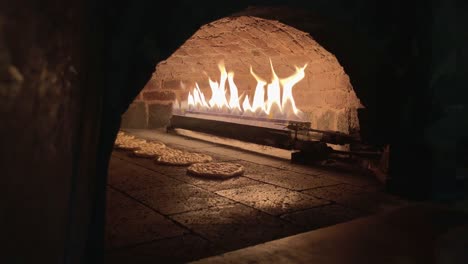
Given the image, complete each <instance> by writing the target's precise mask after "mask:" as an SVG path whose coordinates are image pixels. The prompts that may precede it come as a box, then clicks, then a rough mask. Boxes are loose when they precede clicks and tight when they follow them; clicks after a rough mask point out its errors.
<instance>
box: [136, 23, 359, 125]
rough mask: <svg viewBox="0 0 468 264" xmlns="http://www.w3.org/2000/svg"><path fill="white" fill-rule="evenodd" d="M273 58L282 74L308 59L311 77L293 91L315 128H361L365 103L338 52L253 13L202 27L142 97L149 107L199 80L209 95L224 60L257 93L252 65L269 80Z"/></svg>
mask: <svg viewBox="0 0 468 264" xmlns="http://www.w3.org/2000/svg"><path fill="white" fill-rule="evenodd" d="M269 58H271V60H272V62H273V65H274V67H275V71H276V72H277V74H278V76H280V77H285V76H288V75H290V74H292V73H293V72H294V65H297V66H302V65H304V64H305V63H308V67H307V68H306V77H305V78H304V79H303V80H302V81H301V82H299V83H298V84H297V85H296V86H295V87H294V90H293V94H294V97H295V100H296V104H297V106H298V107H299V109H301V110H302V111H303V112H305V113H307V114H308V117H309V120H310V121H311V123H312V127H313V128H317V129H325V130H335V131H341V132H345V133H350V132H351V131H358V130H359V122H358V118H357V109H358V108H361V107H362V105H361V103H360V101H359V99H358V98H357V96H356V94H355V92H354V91H353V88H352V85H351V82H350V79H349V77H348V75H347V74H346V73H345V71H344V69H343V67H342V66H341V65H340V63H339V62H338V60H337V59H336V57H335V56H334V55H333V54H331V53H329V52H328V51H326V50H325V49H324V48H323V47H321V46H320V45H319V44H318V43H317V42H316V41H315V40H314V39H313V38H312V37H311V36H310V35H309V34H308V33H305V32H302V31H299V30H297V29H295V28H292V27H290V26H287V25H285V24H282V23H280V22H278V21H273V20H266V19H261V18H257V17H251V16H239V17H227V18H223V19H220V20H217V21H214V22H212V23H209V24H206V25H204V26H203V27H201V28H200V29H199V30H198V31H197V32H196V33H195V34H194V35H193V36H192V37H191V38H190V39H188V40H187V41H186V42H185V43H184V44H183V45H182V46H181V47H180V48H179V49H178V50H177V51H176V52H175V53H174V54H172V55H171V56H170V57H169V58H168V59H167V60H166V61H163V62H161V63H159V64H158V65H157V67H156V71H155V73H154V74H153V76H152V78H151V80H150V81H149V82H148V84H147V85H146V86H145V87H144V89H143V90H142V92H141V94H140V95H139V96H138V97H137V101H138V100H142V101H144V102H145V103H146V104H147V105H146V107H147V108H148V105H149V104H168V103H171V102H172V101H173V100H174V99H175V98H176V97H177V98H178V99H179V100H183V99H185V98H186V97H187V93H188V91H189V89H188V88H191V87H192V85H193V84H194V83H195V82H198V83H199V85H200V87H201V88H202V90H203V91H204V93H205V94H207V96H208V98H209V96H210V95H211V92H210V89H209V86H208V78H207V76H210V77H211V78H212V79H214V80H218V79H219V70H218V67H217V64H218V62H219V61H220V60H223V61H224V62H225V65H226V68H227V70H228V71H234V72H235V78H234V80H235V82H236V84H237V86H238V88H239V91H240V92H243V91H245V92H247V93H248V94H252V95H253V92H254V89H255V85H256V81H255V79H254V78H253V77H252V76H251V75H250V73H249V67H250V65H252V67H253V69H254V71H255V72H256V73H258V75H260V76H261V77H263V78H264V79H266V80H269V79H270V78H271V70H270V66H269ZM181 81H182V82H183V83H184V84H185V86H186V89H183V88H182V87H181V85H180V83H181ZM159 109H161V108H159ZM146 112H148V110H147V111H146Z"/></svg>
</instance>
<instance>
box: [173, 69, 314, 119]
mask: <svg viewBox="0 0 468 264" xmlns="http://www.w3.org/2000/svg"><path fill="white" fill-rule="evenodd" d="M270 66H271V72H272V80H271V82H270V83H268V82H267V81H265V80H263V79H262V78H260V77H259V76H258V75H257V74H255V72H254V71H253V69H252V67H250V73H251V74H252V76H253V77H254V78H255V80H256V81H257V86H256V88H255V93H254V95H253V100H252V103H251V101H250V99H251V98H252V97H249V95H245V98H244V100H243V101H242V103H241V97H243V96H242V95H241V96H239V91H238V89H237V85H236V84H235V82H234V73H233V72H227V71H226V68H225V67H224V63H223V62H220V63H219V64H218V68H219V71H220V72H221V76H220V81H219V83H218V82H217V81H213V80H211V79H210V78H209V79H208V81H209V84H210V88H211V98H210V100H209V101H208V102H207V101H206V99H205V95H204V94H203V92H202V91H201V90H200V87H199V86H198V83H196V84H195V87H194V88H193V89H192V91H190V92H189V94H188V98H187V101H183V102H182V103H180V104H179V102H178V101H176V102H175V103H174V110H177V111H197V112H208V113H209V112H214V113H224V114H231V115H236V116H257V117H267V118H275V119H287V120H301V119H302V116H303V114H302V112H301V111H300V110H299V109H298V108H297V107H296V103H295V102H294V97H293V92H292V90H293V87H294V85H295V84H297V83H298V82H300V81H301V80H302V79H303V78H304V77H305V73H304V70H305V68H306V67H307V64H305V65H304V66H303V67H301V68H299V67H295V68H296V72H295V73H294V74H292V75H291V76H289V77H286V78H279V77H278V76H277V75H276V73H275V70H274V68H273V63H272V62H271V60H270ZM226 81H227V82H228V86H229V100H228V96H227V89H226ZM265 86H266V94H265ZM265 96H266V98H265Z"/></svg>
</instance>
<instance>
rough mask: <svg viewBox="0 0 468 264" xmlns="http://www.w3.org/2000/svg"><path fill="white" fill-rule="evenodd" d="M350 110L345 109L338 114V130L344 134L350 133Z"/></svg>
mask: <svg viewBox="0 0 468 264" xmlns="http://www.w3.org/2000/svg"><path fill="white" fill-rule="evenodd" d="M349 112H350V111H349V109H343V110H341V111H338V112H337V113H336V128H337V130H338V131H340V132H343V133H349V126H350V123H351V122H350V120H349V119H350V116H349Z"/></svg>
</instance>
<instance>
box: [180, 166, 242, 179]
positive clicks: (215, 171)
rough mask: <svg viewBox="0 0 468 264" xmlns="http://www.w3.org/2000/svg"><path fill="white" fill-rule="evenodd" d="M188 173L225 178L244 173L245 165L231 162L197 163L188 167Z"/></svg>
mask: <svg viewBox="0 0 468 264" xmlns="http://www.w3.org/2000/svg"><path fill="white" fill-rule="evenodd" d="M187 174H190V175H194V176H200V177H208V178H218V179H225V178H231V177H234V176H241V175H242V174H244V166H242V165H240V164H236V163H230V162H209V163H196V164H193V165H190V166H189V167H188V168H187Z"/></svg>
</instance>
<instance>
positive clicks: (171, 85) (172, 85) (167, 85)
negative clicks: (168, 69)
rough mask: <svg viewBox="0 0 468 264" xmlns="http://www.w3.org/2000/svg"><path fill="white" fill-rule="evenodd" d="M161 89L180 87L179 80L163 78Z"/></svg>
mask: <svg viewBox="0 0 468 264" xmlns="http://www.w3.org/2000/svg"><path fill="white" fill-rule="evenodd" d="M162 87H163V89H180V80H164V81H163V83H162Z"/></svg>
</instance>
